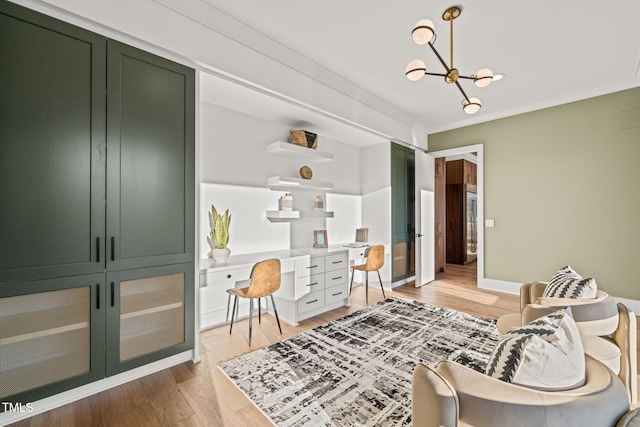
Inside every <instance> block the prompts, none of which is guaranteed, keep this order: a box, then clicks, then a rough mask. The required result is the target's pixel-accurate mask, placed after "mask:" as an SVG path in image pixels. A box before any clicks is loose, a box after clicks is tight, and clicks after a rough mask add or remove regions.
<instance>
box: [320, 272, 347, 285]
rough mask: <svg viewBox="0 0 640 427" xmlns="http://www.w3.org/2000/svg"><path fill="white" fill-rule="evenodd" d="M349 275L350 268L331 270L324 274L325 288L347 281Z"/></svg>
mask: <svg viewBox="0 0 640 427" xmlns="http://www.w3.org/2000/svg"><path fill="white" fill-rule="evenodd" d="M348 276H349V273H348V270H347V269H346V268H344V267H343V268H341V269H340V270H334V271H329V272H327V273H325V274H324V286H325V288H331V287H333V286H337V285H341V284H343V283H347V281H348Z"/></svg>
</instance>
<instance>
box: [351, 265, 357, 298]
mask: <svg viewBox="0 0 640 427" xmlns="http://www.w3.org/2000/svg"><path fill="white" fill-rule="evenodd" d="M354 274H356V269H355V268H352V269H351V283H349V295H351V288H352V287H353V275H354Z"/></svg>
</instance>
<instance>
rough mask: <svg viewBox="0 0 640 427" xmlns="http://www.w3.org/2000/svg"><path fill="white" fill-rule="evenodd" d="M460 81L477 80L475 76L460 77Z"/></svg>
mask: <svg viewBox="0 0 640 427" xmlns="http://www.w3.org/2000/svg"><path fill="white" fill-rule="evenodd" d="M458 78H459V79H469V80H475V79H476V78H475V77H473V76H458Z"/></svg>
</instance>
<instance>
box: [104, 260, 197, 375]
mask: <svg viewBox="0 0 640 427" xmlns="http://www.w3.org/2000/svg"><path fill="white" fill-rule="evenodd" d="M193 275H194V272H193V264H192V263H185V264H173V265H165V266H162V267H152V268H141V269H136V270H123V271H115V272H111V273H107V307H106V310H107V325H108V326H109V327H108V329H107V339H106V346H107V376H111V375H114V374H117V373H119V372H123V371H126V370H128V369H132V368H136V367H138V366H141V365H144V364H146V363H149V362H153V361H154V360H157V359H160V358H163V357H166V356H170V355H172V354H175V353H179V352H181V351H185V350H189V349H191V348H193V341H194V334H193V331H194V322H195V313H194V287H193Z"/></svg>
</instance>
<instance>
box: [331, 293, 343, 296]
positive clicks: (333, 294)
mask: <svg viewBox="0 0 640 427" xmlns="http://www.w3.org/2000/svg"><path fill="white" fill-rule="evenodd" d="M338 295H342V292H338V293H337V294H331V296H332V297H337V296H338Z"/></svg>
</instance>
